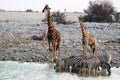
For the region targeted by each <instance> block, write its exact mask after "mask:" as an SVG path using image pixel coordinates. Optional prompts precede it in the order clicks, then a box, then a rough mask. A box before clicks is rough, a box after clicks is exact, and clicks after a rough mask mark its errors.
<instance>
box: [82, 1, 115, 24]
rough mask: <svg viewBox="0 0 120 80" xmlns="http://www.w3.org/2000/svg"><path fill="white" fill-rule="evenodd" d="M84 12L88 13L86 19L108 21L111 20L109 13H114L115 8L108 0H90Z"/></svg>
mask: <svg viewBox="0 0 120 80" xmlns="http://www.w3.org/2000/svg"><path fill="white" fill-rule="evenodd" d="M84 12H85V13H87V14H88V16H86V17H85V18H86V19H87V20H86V19H85V20H86V21H95V22H109V21H111V20H110V19H111V18H110V15H111V14H114V13H115V8H114V7H113V4H112V2H110V1H108V0H96V1H90V2H89V6H88V9H87V10H84ZM89 18H90V19H89ZM88 19H89V20H88Z"/></svg>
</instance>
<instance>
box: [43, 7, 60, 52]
mask: <svg viewBox="0 0 120 80" xmlns="http://www.w3.org/2000/svg"><path fill="white" fill-rule="evenodd" d="M50 9H51V8H49V6H48V5H45V7H44V8H43V10H42V12H45V11H47V19H48V33H47V39H48V44H49V51H52V52H54V53H55V52H56V51H57V50H59V52H60V42H61V36H60V32H58V31H57V30H56V29H55V26H54V25H53V23H52V20H51V15H50Z"/></svg>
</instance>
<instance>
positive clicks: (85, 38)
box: [79, 16, 98, 56]
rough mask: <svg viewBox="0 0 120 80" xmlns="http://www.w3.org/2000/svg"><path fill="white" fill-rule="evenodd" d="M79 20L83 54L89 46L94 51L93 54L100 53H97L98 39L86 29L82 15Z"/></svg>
mask: <svg viewBox="0 0 120 80" xmlns="http://www.w3.org/2000/svg"><path fill="white" fill-rule="evenodd" d="M79 22H80V26H81V29H82V43H83V54H84V55H86V54H87V48H88V46H90V48H91V49H92V51H93V56H95V55H97V54H98V53H97V46H96V39H95V38H94V36H93V35H91V34H89V33H88V31H87V30H86V28H85V26H84V23H83V17H82V16H80V17H79Z"/></svg>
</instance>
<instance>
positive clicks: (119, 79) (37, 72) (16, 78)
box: [0, 61, 120, 80]
mask: <svg viewBox="0 0 120 80" xmlns="http://www.w3.org/2000/svg"><path fill="white" fill-rule="evenodd" d="M111 71H112V74H111V76H98V77H80V76H78V75H76V74H71V73H56V72H55V71H54V69H53V67H51V66H49V65H48V64H47V63H46V64H40V63H19V62H10V61H5V62H3V61H0V80H120V69H119V68H112V69H111Z"/></svg>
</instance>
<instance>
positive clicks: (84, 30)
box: [80, 21, 87, 35]
mask: <svg viewBox="0 0 120 80" xmlns="http://www.w3.org/2000/svg"><path fill="white" fill-rule="evenodd" d="M80 27H81V29H82V33H83V35H86V33H87V30H86V28H85V26H84V24H83V22H82V21H80Z"/></svg>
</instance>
